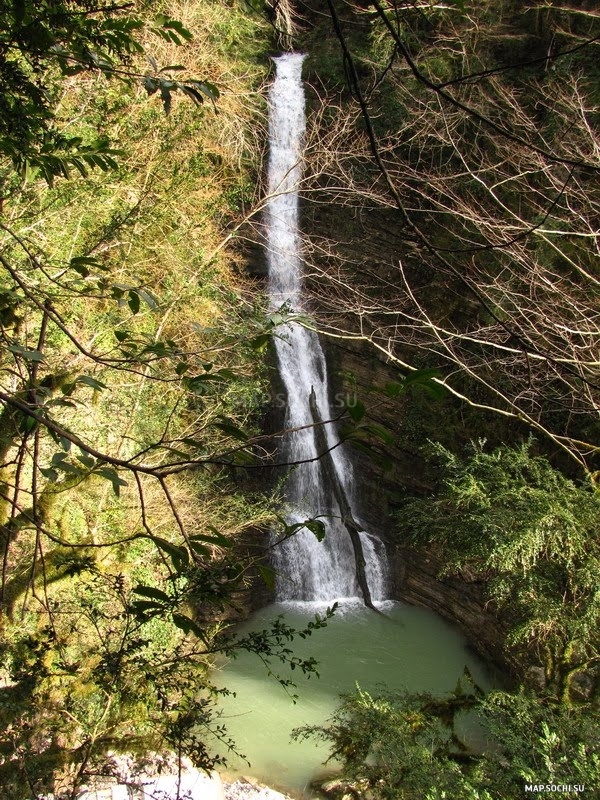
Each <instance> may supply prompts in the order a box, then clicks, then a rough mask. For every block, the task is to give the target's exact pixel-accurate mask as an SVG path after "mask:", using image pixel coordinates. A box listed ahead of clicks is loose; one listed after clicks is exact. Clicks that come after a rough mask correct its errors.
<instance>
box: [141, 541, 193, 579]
mask: <svg viewBox="0 0 600 800" xmlns="http://www.w3.org/2000/svg"><path fill="white" fill-rule="evenodd" d="M150 539H151V540H152V541H153V542H154V544H155V545H156V546H157V547H158V549H159V550H162V551H163V552H164V553H167V555H169V556H170V557H171V561H172V562H173V567H174V568H175V570H176V571H177V572H181V570H182V569H184V568H185V567H187V566H188V565H189V563H190V554H189V553H188V551H187V548H186V547H182V546H180V545H176V544H173V543H172V542H169V541H167V539H163V538H162V536H151V537H150Z"/></svg>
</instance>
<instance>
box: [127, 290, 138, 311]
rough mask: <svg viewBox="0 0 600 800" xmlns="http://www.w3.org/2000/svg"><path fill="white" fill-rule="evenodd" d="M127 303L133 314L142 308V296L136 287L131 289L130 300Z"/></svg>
mask: <svg viewBox="0 0 600 800" xmlns="http://www.w3.org/2000/svg"><path fill="white" fill-rule="evenodd" d="M127 305H128V306H129V308H130V309H131V313H132V314H137V313H138V311H139V310H140V296H139V294H138V293H137V292H136V291H135V289H130V290H129V300H128V301H127Z"/></svg>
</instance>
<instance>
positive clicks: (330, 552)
mask: <svg viewBox="0 0 600 800" xmlns="http://www.w3.org/2000/svg"><path fill="white" fill-rule="evenodd" d="M273 60H274V62H275V65H276V68H277V72H276V77H275V80H274V82H273V84H272V87H271V91H270V95H269V172H268V192H269V199H268V201H267V206H266V241H267V263H268V267H269V297H270V305H271V309H272V310H275V309H279V308H281V307H282V306H285V308H286V309H287V310H288V311H291V312H301V311H303V310H304V309H303V304H302V259H301V252H302V247H301V236H300V228H299V187H300V184H301V181H302V145H303V139H304V134H305V127H306V119H305V98H304V87H303V84H302V62H303V60H304V56H303V55H301V54H298V53H287V54H285V55H282V56H279V57H277V58H275V59H273ZM275 348H276V352H277V360H278V364H279V373H280V377H281V380H282V382H283V385H284V387H285V390H286V395H287V406H286V418H285V428H286V430H287V431H288V433H287V434H286V437H285V441H284V444H283V447H282V456H283V458H284V459H285V460H287V461H289V462H290V463H294V464H297V466H296V467H295V468H294V469H293V470H291V472H290V475H289V477H288V479H287V483H286V499H287V501H288V504H289V506H290V508H291V509H292V511H291V512H290V513H289V515H288V522H289V523H291V524H294V523H296V522H302V521H303V520H305V519H308V518H315V517H316V518H320V519H321V520H322V521H323V522H324V523H325V528H326V536H325V539H324V541H323V542H319V541H317V539H316V537H315V536H314V534H313V533H312V532H310V531H308V530H306V529H304V530H301V531H300V532H298V533H296V534H295V535H294V536H292V537H291V538H289V539H287V540H286V541H285V542H284V543H282V544H280V545H278V546H277V547H275V548H274V553H275V555H274V562H275V568H276V572H277V575H278V582H277V599H279V600H318V601H329V600H333V599H339V598H344V597H358V596H360V595H361V594H363V595H365V592H362V593H361V591H360V586H359V580H358V579H357V571H356V564H357V556H356V552H355V548H356V546H357V542H356V537H355V539H354V546H353V541H352V539H351V537H350V535H349V532H348V530H347V527H346V526H345V525H344V521H343V519H342V517H343V514H342V512H341V510H340V504H339V503H338V500H337V499H336V494H337V495H338V497H339V494H340V491H341V492H342V493H343V495H344V497H345V498H346V499H347V503H348V505H349V507H350V509H351V516H352V519H353V520H355V519H357V518H358V515H357V514H356V512H355V509H354V491H353V488H354V481H353V475H352V466H351V462H350V459H349V457H348V454H347V452H346V450H345V448H344V446H343V445H341V444H340V442H339V438H338V434H337V430H336V426H335V424H333V423H331V422H328V420H331V419H332V417H333V414H332V410H331V406H330V401H329V386H328V378H327V365H326V362H325V357H324V354H323V350H322V347H321V343H320V341H319V337H318V336H317V334H316V333H315V332H314V331H311V330H308V329H307V328H305V327H304V326H302V325H300V324H299V323H297V322H293V321H292V322H289V323H287V324H285V325H283V326H281V327H280V328H279V329H278V331H277V337H275ZM311 392H312V393H313V408H312V410H311V404H310V402H309V397H310V395H311ZM315 416H316V418H317V419H318V420H323V421H324V424H323V426H322V427H323V434H322V435H321V436H320V437H317V436H316V435H315V429H314V421H315ZM319 438H320V440H321V441H323V442H324V444H325V445H326V450H328V451H329V454H330V455H329V456H328V463H329V466H330V468H331V469H333V470H334V471H335V476H336V480H335V484H336V489H337V492H334V491H333V487H332V486H331V481H329V480H328V479H327V470H326V469H325V468H324V465H323V463H322V461H321V460H319V456H320V455H322V449H321V450H319V446H318V441H319ZM346 516H348V515H346ZM358 547H359V548H361V549H362V554H363V555H364V560H365V562H366V566H365V573H366V580H367V582H368V586H369V591H368V593H367V596H368V595H370V597H371V598H372V599H373V600H381V599H384V598H385V596H386V571H387V570H386V559H385V548H384V547H383V544H382V543H381V542H380V541H379V539H377V537H375V536H373V535H371V534H369V533H367V532H366V531H361V532H360V534H359V543H358Z"/></svg>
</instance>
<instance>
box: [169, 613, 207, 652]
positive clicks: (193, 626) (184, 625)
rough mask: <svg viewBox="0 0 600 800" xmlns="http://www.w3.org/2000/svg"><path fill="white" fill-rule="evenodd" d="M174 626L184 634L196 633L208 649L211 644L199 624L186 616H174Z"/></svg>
mask: <svg viewBox="0 0 600 800" xmlns="http://www.w3.org/2000/svg"><path fill="white" fill-rule="evenodd" d="M172 619H173V624H174V625H175V626H176V627H177V628H179V630H181V631H183V632H184V633H194V634H195V635H196V636H197V637H198V638H199V639H200V640H201V641H202V642H204V644H205V645H206V646H207V647H208V645H209V642H208V639H207V638H206V634H205V633H204V631H203V630H202V628H201V627H200V626H199V625H198V623H196V622H194V620H193V619H190V618H189V617H186V616H185V615H184V614H172Z"/></svg>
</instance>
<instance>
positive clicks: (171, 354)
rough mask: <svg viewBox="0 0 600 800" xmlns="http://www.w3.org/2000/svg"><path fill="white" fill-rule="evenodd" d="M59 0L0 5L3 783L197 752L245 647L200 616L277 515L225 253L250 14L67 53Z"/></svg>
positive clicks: (260, 107)
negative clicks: (234, 656) (214, 664)
mask: <svg viewBox="0 0 600 800" xmlns="http://www.w3.org/2000/svg"><path fill="white" fill-rule="evenodd" d="M58 5H60V4H51V5H50V6H48V9H46V12H47V13H48V14H50V13H51V12H52V13H53V12H54V11H56V13H57V14H58V13H63V16H62V17H60V20H59V17H58V16H57V17H56V18H53V17H49V19H50V20H51V22H50V23H49V24H50V25H52V24H55V28H52V27H50V28H49V29H45V28H44V27H43V24H44V17H40V18H37V17H36V16H35V15H36V14H37V13H39V14H42V13H43V9H40V8H37V10H36V8H35V7H34V6H31V7H30V6H29V5H27V4H25V5H24V6H23V7H21V4H15V7H14V9H13V7H12V6H11V7H10V9H9V8H8V6H7V14H6V19H7V20H11V21H12V23H11V24H12V25H13V33H12V34H11V30H10V25H9V24H7V29H6V47H7V50H6V52H4V51H3V53H4V55H3V58H5V59H6V60H5V61H3V62H2V66H3V69H4V70H10V69H12V70H13V73H14V74H16V75H17V76H18V78H19V80H20V81H21V83H20V84H18V85H17V83H16V81H15V86H16V88H15V89H14V97H16V98H18V97H19V96H23V97H25V98H26V99H27V92H29V93H30V94H33V95H34V96H35V97H39V98H44V102H46V103H47V106H46V107H45V111H44V112H42V107H41V106H35V104H34V107H33V110H32V106H30V105H27V103H25V105H24V108H25V109H26V111H27V113H30V114H31V115H32V116H31V120H33V121H34V122H35V124H36V125H38V123H39V128H35V125H34V124H33V122H32V125H31V130H32V131H33V133H32V135H31V140H26V139H24V138H21V139H18V136H17V138H16V139H14V140H12V139H10V138H6V139H3V140H2V143H3V144H2V161H1V163H0V180H1V184H2V193H3V205H2V217H1V218H0V260H1V264H2V273H1V276H0V300H1V309H0V316H1V326H2V327H1V339H2V346H3V347H2V356H1V362H0V368H1V378H0V384H1V390H2V396H3V404H4V405H3V412H2V414H1V415H0V454H1V459H0V460H1V461H2V467H1V475H0V477H1V486H2V489H1V498H0V515H1V519H0V523H1V533H0V540H1V545H2V556H1V557H2V594H1V603H2V617H1V628H0V698H1V699H0V705H1V710H0V728H1V729H2V739H1V744H0V784H1V785H2V797H3V798H7V800H8V798H10V800H21V799H22V798H33V797H35V796H38V795H39V794H40V793H43V792H48V791H52V792H54V796H56V797H63V796H64V797H67V796H68V797H75V796H76V794H77V791H78V789H79V787H80V786H81V785H82V784H84V783H85V782H86V781H88V780H89V779H90V776H93V775H95V774H98V773H102V771H103V770H105V769H106V768H107V767H106V763H107V762H106V754H107V752H108V751H119V750H123V749H125V750H127V751H129V752H131V751H133V752H138V753H142V752H148V751H156V750H161V749H164V748H167V749H172V750H175V751H176V752H178V753H179V754H184V753H185V754H187V755H189V756H191V757H192V758H193V760H194V761H195V763H196V764H198V765H199V766H205V767H210V766H211V765H212V764H213V763H214V758H213V756H212V755H211V741H214V739H215V737H216V738H217V739H222V740H223V739H224V740H226V741H227V738H226V733H225V731H224V729H223V728H222V726H221V725H220V724H219V723H218V720H216V719H215V718H214V716H213V710H212V703H213V700H214V698H215V697H216V695H217V694H218V693H217V691H216V690H215V689H214V688H213V687H212V685H211V683H210V680H209V677H208V667H209V664H210V658H211V654H212V653H214V652H216V651H223V650H225V651H227V652H235V649H236V647H238V646H241V645H240V644H239V643H235V644H234V643H233V642H232V640H231V639H229V638H228V636H227V635H226V634H225V633H224V632H223V627H224V626H222V625H220V624H219V623H218V622H217V620H219V619H221V618H222V617H223V615H224V614H225V615H226V613H227V608H228V607H229V606H230V605H231V604H232V603H233V600H232V595H233V593H234V592H236V591H237V592H239V590H240V589H241V588H243V587H244V585H245V584H246V583H247V576H248V572H249V570H250V569H251V567H252V559H251V558H248V559H245V560H244V559H241V558H240V556H239V552H238V551H236V550H235V547H234V545H235V543H236V541H238V537H239V536H240V535H242V534H245V533H246V532H248V531H251V530H253V529H258V528H259V527H260V526H264V525H265V524H267V523H268V522H272V521H273V519H274V515H275V505H274V501H273V499H272V498H271V497H269V495H268V494H264V493H263V492H262V491H259V488H258V484H257V483H253V482H252V481H250V482H247V483H246V485H245V486H244V487H243V488H242V487H240V486H239V480H238V478H239V476H238V474H237V472H236V470H237V469H239V467H240V466H243V465H244V464H246V465H247V464H248V463H250V464H252V463H253V460H254V456H253V452H252V449H251V448H250V446H249V444H248V442H249V441H250V440H251V439H252V437H253V436H254V435H255V434H257V433H258V428H257V424H258V417H257V414H258V412H259V411H260V407H261V403H262V402H263V401H264V397H265V392H266V388H265V387H266V383H265V382H266V380H267V377H268V375H267V372H266V368H265V366H264V364H263V351H264V346H265V343H266V339H267V338H268V332H269V330H270V324H269V321H268V319H267V317H266V314H265V309H264V308H263V307H262V305H261V301H260V299H257V298H258V295H257V293H256V292H255V291H253V287H252V286H250V285H249V284H248V282H247V279H244V278H243V277H242V272H241V270H240V269H239V266H240V257H239V255H238V254H237V253H236V249H235V231H236V228H237V226H238V225H239V224H240V223H241V222H242V221H243V220H244V219H245V218H246V216H247V215H251V214H252V213H253V212H254V211H256V209H257V206H258V203H257V193H258V191H259V188H260V186H259V184H260V181H259V173H260V165H261V158H262V147H263V141H264V136H263V133H262V132H263V131H264V115H265V102H264V93H263V91H262V87H263V82H264V80H265V72H266V64H267V63H268V62H267V59H266V55H265V54H266V51H267V49H268V48H269V46H270V38H269V32H268V26H267V25H266V23H264V21H263V20H262V19H261V17H260V16H259V15H254V14H252V13H251V12H250V11H249V9H247V8H246V7H244V6H243V5H242V4H237V3H233V4H228V5H226V6H225V5H223V4H222V3H218V2H205V3H204V2H203V3H196V4H188V3H182V4H177V3H176V4H169V7H168V9H167V8H166V7H165V8H164V9H162V8H161V7H159V6H157V5H156V4H154V5H153V7H152V9H151V10H150V9H148V8H147V7H146V6H145V5H144V4H139V6H136V7H134V6H128V7H127V8H126V9H122V10H121V11H122V16H119V11H118V10H117V13H116V14H114V17H111V16H110V13H109V14H108V15H103V13H102V12H97V13H96V12H94V13H92V14H90V16H89V17H88V18H87V19H88V20H91V21H92V22H93V23H94V24H95V22H94V20H98V24H99V26H100V27H99V28H98V29H94V31H95V32H94V36H95V38H88V40H87V42H86V40H85V37H86V36H88V37H90V36H91V34H89V32H88V29H87V28H86V29H85V30H84V31H83V34H81V35H82V36H83V37H84V38H83V44H82V47H81V49H80V50H76V48H77V46H78V45H79V43H80V42H79V40H78V39H77V38H76V36H79V35H80V33H78V32H79V31H80V27H78V26H80V24H83V22H82V20H83V21H85V19H86V17H85V15H83V16H81V9H80V5H81V4H79V5H78V4H77V3H68V2H67V3H66V4H63V5H64V8H63V7H62V6H61V9H59V8H58ZM90 8H91V7H90ZM162 11H164V12H165V13H164V14H162V16H161V12H162ZM3 13H4V12H3ZM86 13H90V12H89V9H87V7H86ZM69 14H71V16H69ZM132 14H135V15H137V16H135V17H132ZM28 15H29V16H28ZM40 19H41V23H40V21H39V20H40ZM30 20H31V21H30ZM64 20H66V23H65V24H66V25H67V28H68V31H70V32H69V33H68V36H70V37H71V40H72V42H71V43H72V48H73V53H72V54H71V55H68V52H67V51H68V48H67V47H66V45H62V44H61V45H59V44H55V45H53V44H52V39H51V36H52V35H53V34H54V33H56V31H58V30H59V21H64ZM111 20H112V21H111ZM115 20H116V21H115ZM120 20H125V22H120ZM127 20H129V21H127ZM132 20H133V21H132ZM146 23H147V26H146V27H143V26H144V25H145V24H146ZM61 24H62V22H61ZM69 25H72V29H71V28H69V27H68V26H69ZM119 25H120V27H119ZM19 26H20V27H19ZM35 26H37V27H35ZM102 26H104V27H102ZM111 26H112V27H111ZM19 31H21V33H19ZM73 31H75V33H73ZM157 31H158V34H159V35H157ZM15 32H16V33H15ZM109 34H110V36H113V39H109V38H106V37H108V36H109ZM11 35H12V36H13V41H19V42H21V47H22V48H23V52H24V53H27V52H29V51H27V49H26V48H28V47H29V48H30V55H31V53H33V55H31V58H30V61H29V62H28V63H29V67H26V68H25V70H24V71H23V72H22V73H17V72H16V70H17V67H16V66H15V65H16V64H17V63H18V62H17V61H12V62H11V61H10V60H9V59H10V57H11V56H10V53H11V50H10V47H11V46H12V45H11V44H10V41H9V40H10V36H11ZM19 37H20V38H19ZM36 37H37V38H36ZM44 37H46V38H44ZM48 37H50V38H48ZM103 37H105V38H104V40H103ZM119 37H121V38H119ZM128 37H130V38H128ZM131 37H133V38H131ZM115 41H116V42H117V44H116V45H115ZM4 43H5V40H4V39H3V46H4ZM95 46H97V47H98V48H99V49H98V51H97V53H96V54H94V52H93V51H94V47H95ZM102 46H104V47H105V50H104V51H102V49H101V48H102ZM44 47H45V48H46V50H43V48H44ZM86 47H87V48H88V50H86V49H85V48H86ZM40 48H42V50H40ZM61 48H62V49H61ZM65 48H66V49H65ZM111 48H112V49H111ZM119 48H120V49H119ZM40 52H41V55H40ZM63 52H67V56H65V59H66V61H65V63H64V64H63V63H62V62H60V63H59V64H58V65H57V61H56V57H57V54H58V55H59V56H60V57H62V55H61V54H63ZM90 53H92V55H90ZM98 53H100V55H98ZM78 58H81V59H82V61H81V62H79V61H78V60H77V59H78ZM86 59H88V60H87V61H86ZM94 59H95V60H94ZM23 63H24V62H23ZM11 64H12V66H11ZM82 64H83V65H84V66H85V68H83V67H82ZM7 65H8V66H7ZM98 65H100V66H99V68H98ZM59 66H60V68H59ZM27 69H29V72H27ZM13 73H11V74H13ZM7 74H8V72H7ZM138 76H139V78H138ZM144 76H145V77H144ZM182 76H185V77H183V78H182ZM29 78H31V81H32V83H27V81H28V80H29ZM185 81H187V83H186V84H185V86H186V87H187V91H183V90H181V86H182V85H183V82H185ZM194 81H195V82H194ZM38 83H39V85H40V86H41V87H42V88H41V89H40V91H41V94H39V95H36V94H35V93H36V92H37V91H38V89H37V88H36V87H37V85H38ZM32 87H33V88H32ZM19 92H20V93H21V95H19ZM16 102H17V101H16V100H15V103H16ZM14 108H17V106H16V105H15V107H14ZM2 110H3V114H4V117H3V119H4V120H5V121H6V120H7V122H6V126H7V127H6V129H7V131H8V133H10V131H11V130H12V129H14V126H15V125H17V124H18V120H17V121H15V114H14V113H13V112H14V109H13V110H12V111H11V110H10V109H8V110H7V108H6V107H3V109H2ZM19 113H25V112H23V110H21V112H19ZM36 113H37V114H39V115H41V116H40V119H38V120H37V121H36V118H35V114H36ZM11 114H12V116H11ZM43 114H45V115H46V116H45V117H44V116H43ZM25 120H26V118H25V117H23V120H22V121H23V122H25ZM40 120H41V121H40ZM11 126H12V128H11ZM40 131H42V132H41V133H40ZM44 131H45V132H44ZM8 133H7V134H6V135H7V137H8ZM41 136H45V137H46V141H47V145H44V146H42V148H41V150H39V151H38V150H36V148H38V147H39V145H40V141H42V140H41V139H40V138H39V137H41ZM36 137H37V138H36ZM15 141H16V142H17V143H18V146H22V148H23V152H22V153H17V152H16V150H15V147H17V145H15V144H14V142H15ZM98 142H100V144H98ZM19 143H20V144H19ZM65 143H67V144H65ZM44 147H45V148H46V149H45V150H44ZM11 148H12V149H11ZM253 487H254V488H253ZM246 545H247V541H246ZM234 553H235V554H234ZM283 641H287V638H285V637H283V634H281V632H280V631H277V630H275V631H274V632H273V635H272V636H267V638H265V639H264V640H263V641H261V642H258V643H257V642H255V641H253V642H251V643H249V644H248V646H249V647H250V648H251V649H255V650H257V652H261V653H262V655H263V656H264V655H265V654H268V651H269V652H278V648H279V647H280V645H281V643H282V642H283ZM306 666H307V668H308V669H310V665H306ZM211 737H212V738H211Z"/></svg>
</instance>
